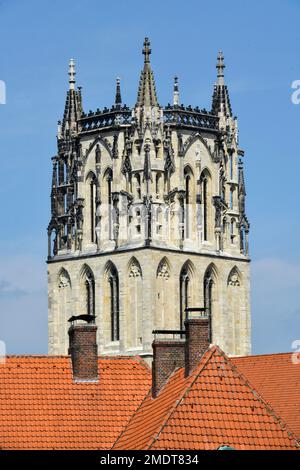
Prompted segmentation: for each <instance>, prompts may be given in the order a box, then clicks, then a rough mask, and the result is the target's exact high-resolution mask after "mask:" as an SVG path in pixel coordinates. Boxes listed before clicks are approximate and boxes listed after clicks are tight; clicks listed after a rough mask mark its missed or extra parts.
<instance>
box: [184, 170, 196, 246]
mask: <svg viewBox="0 0 300 470" xmlns="http://www.w3.org/2000/svg"><path fill="white" fill-rule="evenodd" d="M184 181H185V188H184V189H185V211H184V212H185V213H184V219H185V220H184V222H185V224H184V228H185V230H184V238H190V237H191V235H192V226H193V224H192V209H193V208H192V202H193V201H192V200H193V190H194V188H193V172H192V169H191V168H190V167H189V166H188V167H186V168H185V169H184Z"/></svg>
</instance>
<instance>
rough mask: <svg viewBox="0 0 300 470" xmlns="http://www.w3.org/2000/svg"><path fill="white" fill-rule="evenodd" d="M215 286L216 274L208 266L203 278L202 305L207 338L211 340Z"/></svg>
mask: <svg viewBox="0 0 300 470" xmlns="http://www.w3.org/2000/svg"><path fill="white" fill-rule="evenodd" d="M215 288H216V274H215V272H214V269H213V267H212V266H209V267H208V268H207V270H206V272H205V275H204V279H203V298H204V307H205V308H206V312H207V314H208V318H209V340H210V341H212V335H213V325H212V323H213V321H212V320H213V315H214V304H215V303H214V290H215Z"/></svg>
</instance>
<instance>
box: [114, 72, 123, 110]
mask: <svg viewBox="0 0 300 470" xmlns="http://www.w3.org/2000/svg"><path fill="white" fill-rule="evenodd" d="M116 82H117V85H116V98H115V105H116V106H120V105H121V104H122V97H121V86H120V78H119V77H117V79H116Z"/></svg>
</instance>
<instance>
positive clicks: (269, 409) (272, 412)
mask: <svg viewBox="0 0 300 470" xmlns="http://www.w3.org/2000/svg"><path fill="white" fill-rule="evenodd" d="M216 348H217V349H218V351H219V353H220V354H221V356H223V358H224V360H225V362H226V364H227V365H228V366H229V367H230V368H231V369H232V371H234V372H235V373H237V374H238V376H239V377H240V379H241V380H242V381H243V382H244V385H245V386H246V387H248V388H249V389H250V390H251V392H252V393H253V395H254V396H255V398H257V399H258V400H259V401H260V402H261V403H262V404H263V406H264V407H265V409H266V411H267V413H268V415H269V416H271V417H272V418H273V419H274V420H275V422H277V423H278V424H279V425H280V427H281V428H282V430H283V431H286V432H287V434H288V436H289V438H291V439H294V440H295V443H296V445H297V446H298V447H300V441H299V440H298V438H297V437H296V435H295V434H294V433H293V432H292V431H291V430H290V428H289V426H288V425H287V423H286V422H285V421H284V420H283V419H282V418H281V417H280V416H278V415H277V412H276V411H275V410H274V408H273V407H272V406H271V405H270V404H269V402H267V401H266V400H265V399H264V397H263V396H262V395H261V394H260V393H259V392H258V391H257V390H256V388H255V387H254V386H253V385H252V384H251V382H250V381H249V379H248V378H247V376H246V375H244V374H243V373H242V372H240V370H239V369H238V367H237V366H236V365H234V364H233V363H232V361H231V359H230V358H229V357H228V356H227V354H225V352H224V351H222V349H221V348H220V347H219V346H216Z"/></svg>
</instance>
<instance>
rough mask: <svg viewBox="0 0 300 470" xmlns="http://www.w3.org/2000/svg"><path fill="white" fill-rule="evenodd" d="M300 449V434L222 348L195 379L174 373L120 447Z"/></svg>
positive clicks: (142, 407)
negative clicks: (287, 424) (245, 376)
mask: <svg viewBox="0 0 300 470" xmlns="http://www.w3.org/2000/svg"><path fill="white" fill-rule="evenodd" d="M224 444H227V445H230V446H232V447H234V448H236V449H298V447H299V444H298V443H297V441H296V439H295V437H294V435H293V434H292V433H290V432H289V430H288V429H287V428H286V426H285V424H284V423H283V422H281V421H280V419H279V418H278V417H277V416H276V414H275V413H274V411H273V410H272V409H271V408H270V407H269V406H268V405H267V404H266V402H265V401H264V400H263V399H262V398H261V397H260V395H259V394H258V393H257V392H256V391H255V390H254V389H253V388H252V387H251V385H250V384H249V383H248V382H247V380H246V379H245V378H244V377H243V376H242V375H241V374H240V373H239V371H238V370H237V368H236V367H234V365H233V363H232V362H231V361H230V359H228V358H227V357H226V356H225V354H224V353H223V352H222V351H221V350H220V349H219V348H218V347H216V346H213V347H211V348H210V349H209V350H208V351H207V352H206V353H205V354H204V355H203V357H202V358H201V360H200V362H199V366H198V367H197V368H196V369H195V371H194V372H193V373H192V374H191V376H190V377H187V378H185V377H184V371H183V369H180V370H177V371H175V372H174V373H173V375H172V376H171V378H170V380H169V381H168V383H167V384H166V385H165V387H164V388H163V389H162V391H161V392H160V394H159V396H158V397H157V398H156V399H153V398H152V397H151V395H150V394H148V396H147V397H146V398H145V400H144V401H143V402H142V404H141V405H140V407H139V409H138V410H137V412H136V413H135V414H134V415H133V417H132V418H131V420H130V421H129V423H128V425H127V426H126V429H125V430H124V431H123V432H122V433H121V435H120V437H119V439H118V440H117V442H116V444H115V446H114V449H164V450H168V449H173V450H174V449H177V450H178V449H188V450H192V449H217V448H218V447H219V446H221V445H224Z"/></svg>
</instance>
